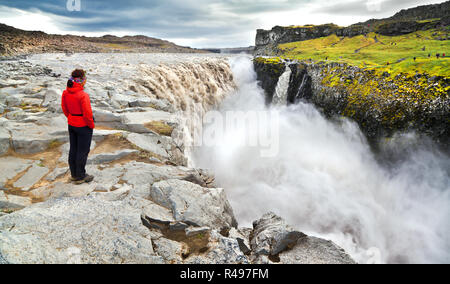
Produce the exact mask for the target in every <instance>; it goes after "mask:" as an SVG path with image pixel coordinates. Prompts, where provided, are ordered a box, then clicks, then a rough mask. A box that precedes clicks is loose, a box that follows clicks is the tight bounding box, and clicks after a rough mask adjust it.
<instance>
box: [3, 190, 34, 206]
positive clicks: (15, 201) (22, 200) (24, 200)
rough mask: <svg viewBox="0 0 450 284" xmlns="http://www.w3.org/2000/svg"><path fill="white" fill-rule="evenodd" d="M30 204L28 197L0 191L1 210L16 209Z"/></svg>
mask: <svg viewBox="0 0 450 284" xmlns="http://www.w3.org/2000/svg"><path fill="white" fill-rule="evenodd" d="M30 205H31V199H30V198H29V197H22V196H16V195H7V194H6V193H5V192H3V191H0V209H2V210H18V209H22V208H25V207H27V206H30Z"/></svg>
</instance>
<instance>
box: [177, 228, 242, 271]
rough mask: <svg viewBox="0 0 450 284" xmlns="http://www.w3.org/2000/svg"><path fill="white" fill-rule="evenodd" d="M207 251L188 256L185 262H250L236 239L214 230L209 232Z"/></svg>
mask: <svg viewBox="0 0 450 284" xmlns="http://www.w3.org/2000/svg"><path fill="white" fill-rule="evenodd" d="M207 248H208V249H207V251H206V252H204V253H200V254H196V255H192V256H188V257H187V258H186V259H185V260H184V263H185V264H249V263H250V262H249V260H248V258H247V257H246V256H245V255H244V253H243V252H242V251H241V249H240V247H239V243H238V241H237V240H236V239H232V238H227V237H224V236H222V235H221V234H219V233H218V232H217V231H212V232H211V233H210V234H209V240H208V245H207Z"/></svg>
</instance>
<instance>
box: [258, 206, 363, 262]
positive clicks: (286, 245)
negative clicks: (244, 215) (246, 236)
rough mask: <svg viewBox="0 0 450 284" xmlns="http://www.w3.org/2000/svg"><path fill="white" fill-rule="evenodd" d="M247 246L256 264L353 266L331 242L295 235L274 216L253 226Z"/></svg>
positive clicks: (267, 215)
mask: <svg viewBox="0 0 450 284" xmlns="http://www.w3.org/2000/svg"><path fill="white" fill-rule="evenodd" d="M250 245H251V253H252V256H251V259H252V261H254V262H255V263H273V262H275V263H286V264H355V262H354V261H353V260H352V259H351V258H350V256H348V255H347V254H346V253H345V252H344V250H342V249H341V248H339V247H338V246H336V245H335V244H333V243H332V242H331V241H326V240H323V239H318V238H314V237H310V236H307V235H305V234H303V233H301V232H298V231H295V230H294V229H293V228H291V227H290V226H289V225H287V224H286V222H285V221H284V220H283V219H282V218H281V217H279V216H277V215H275V214H274V213H267V214H265V215H264V216H263V217H262V218H261V219H260V220H258V221H255V222H254V223H253V231H252V234H251V239H250Z"/></svg>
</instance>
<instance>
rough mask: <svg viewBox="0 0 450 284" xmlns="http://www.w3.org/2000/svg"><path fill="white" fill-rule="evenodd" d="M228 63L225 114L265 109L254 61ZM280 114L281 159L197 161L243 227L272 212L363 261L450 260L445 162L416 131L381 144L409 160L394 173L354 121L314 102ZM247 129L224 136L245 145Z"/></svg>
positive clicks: (201, 152) (221, 152)
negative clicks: (231, 88) (332, 115)
mask: <svg viewBox="0 0 450 284" xmlns="http://www.w3.org/2000/svg"><path fill="white" fill-rule="evenodd" d="M231 65H232V70H233V73H234V77H235V78H236V83H237V85H238V91H237V92H236V93H235V94H234V95H232V96H230V97H229V98H227V99H226V100H225V101H224V103H223V105H222V107H221V111H222V112H224V113H225V112H226V111H230V110H258V111H259V110H263V109H264V108H265V106H264V98H263V91H262V90H261V89H260V88H259V87H258V86H257V82H256V75H255V73H254V70H253V66H252V63H251V61H250V60H249V58H246V57H238V58H233V59H231ZM276 108H277V109H278V110H279V114H280V116H279V120H280V122H279V143H280V147H279V149H280V150H279V153H278V155H277V156H276V157H273V158H262V157H261V156H260V151H259V149H257V148H250V147H226V146H224V145H223V144H220V143H219V146H217V147H201V148H198V149H196V152H195V155H194V157H193V158H194V160H195V164H196V166H199V167H204V168H211V169H212V170H213V171H214V172H215V174H216V177H217V181H218V183H219V185H220V186H222V187H224V188H225V189H226V190H227V194H228V197H229V199H230V201H231V203H232V206H233V208H234V211H235V214H236V216H237V218H238V221H239V222H240V225H241V226H251V222H252V221H254V220H256V219H258V218H260V217H261V216H262V214H264V213H266V212H268V211H274V212H275V213H277V214H279V215H280V216H282V217H284V218H286V220H287V221H288V222H289V223H290V224H292V225H294V226H295V227H296V228H297V229H299V230H302V231H304V232H306V233H309V234H312V235H316V236H319V237H324V238H327V239H331V240H333V241H334V242H335V243H337V244H338V245H340V246H341V247H343V248H344V249H345V250H346V251H347V252H348V253H350V254H351V255H352V256H353V257H354V258H355V260H357V261H358V262H361V263H367V262H383V263H448V262H450V161H449V158H448V157H447V156H444V155H442V154H440V153H439V152H438V151H436V150H434V149H433V148H432V146H420V145H419V146H417V145H418V144H417V142H418V141H417V138H416V137H415V136H414V135H413V134H410V135H406V136H399V137H398V139H395V140H393V141H391V143H390V144H386V145H385V147H386V149H387V150H389V151H392V152H398V151H400V147H401V149H402V153H404V157H403V160H402V161H401V162H399V163H397V164H395V166H391V167H389V168H388V167H386V166H382V165H380V164H379V163H378V162H377V160H376V159H375V157H374V154H373V153H372V152H371V150H370V149H369V146H368V144H367V143H366V141H365V139H364V136H363V134H362V133H361V132H360V130H359V128H358V127H357V125H356V124H354V123H352V122H351V121H349V120H345V119H344V120H342V121H341V122H340V123H333V122H330V121H327V120H326V119H325V118H324V117H323V116H322V115H321V114H320V113H319V112H318V111H317V110H316V109H315V108H314V107H313V106H311V105H308V104H302V103H301V104H298V105H295V106H290V107H286V106H282V107H281V106H278V107H276ZM270 125H271V124H270V123H268V124H267V127H269V126H270ZM242 127H243V126H242V125H235V126H234V127H230V128H227V129H226V130H225V136H226V137H228V138H229V137H235V138H236V139H239V138H240V136H242V135H246V133H245V132H243V131H242ZM252 133H253V132H252ZM247 134H248V133H247ZM251 135H253V134H251ZM405 141H407V143H405ZM412 146H414V148H411V147H412ZM405 149H406V150H405ZM407 149H413V150H411V151H407Z"/></svg>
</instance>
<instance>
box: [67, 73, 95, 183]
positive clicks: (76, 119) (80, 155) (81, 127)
mask: <svg viewBox="0 0 450 284" xmlns="http://www.w3.org/2000/svg"><path fill="white" fill-rule="evenodd" d="M85 84H86V72H84V70H81V69H77V70H75V71H73V72H72V77H71V78H70V79H69V81H68V82H67V89H66V90H65V91H64V93H63V94H62V99H61V106H62V109H63V112H64V114H65V115H66V117H67V119H68V123H69V135H70V152H69V166H70V172H71V174H72V181H74V182H75V183H76V184H82V183H85V182H87V183H89V182H91V181H93V180H94V177H93V176H91V175H87V174H86V162H87V158H88V155H89V152H90V148H91V141H92V134H93V130H94V128H95V124H94V116H93V114H92V108H91V101H90V99H89V95H88V94H87V93H85V92H84V91H83V90H84V85H85Z"/></svg>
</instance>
